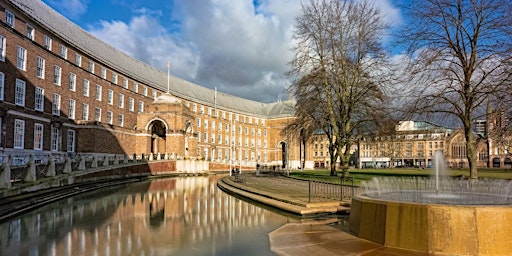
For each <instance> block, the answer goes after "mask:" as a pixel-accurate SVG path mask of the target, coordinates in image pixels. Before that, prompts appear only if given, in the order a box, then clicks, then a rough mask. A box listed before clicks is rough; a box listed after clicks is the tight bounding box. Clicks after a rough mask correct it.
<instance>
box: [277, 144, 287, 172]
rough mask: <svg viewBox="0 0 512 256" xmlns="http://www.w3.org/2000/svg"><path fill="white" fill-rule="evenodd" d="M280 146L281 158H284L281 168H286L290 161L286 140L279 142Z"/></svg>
mask: <svg viewBox="0 0 512 256" xmlns="http://www.w3.org/2000/svg"><path fill="white" fill-rule="evenodd" d="M279 146H280V147H281V159H282V163H281V168H283V169H284V168H286V166H287V165H286V163H287V162H288V147H287V145H286V142H284V141H283V142H281V143H279Z"/></svg>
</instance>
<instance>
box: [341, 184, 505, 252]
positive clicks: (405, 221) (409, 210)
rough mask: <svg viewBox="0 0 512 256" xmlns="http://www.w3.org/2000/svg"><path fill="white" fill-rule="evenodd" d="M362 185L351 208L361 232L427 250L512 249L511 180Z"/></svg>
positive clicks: (356, 231) (376, 239)
mask: <svg viewBox="0 0 512 256" xmlns="http://www.w3.org/2000/svg"><path fill="white" fill-rule="evenodd" d="M362 186H364V187H365V190H366V192H364V193H363V194H361V195H358V196H355V197H354V198H353V199H352V206H351V212H350V230H351V231H352V232H353V233H354V234H356V235H357V236H359V237H361V238H364V239H367V240H370V241H373V242H377V243H379V244H383V245H386V246H389V247H397V248H403V249H408V250H414V251H420V252H426V253H430V254H443V255H453V254H456V255H507V254H510V253H512V243H511V242H510V239H509V238H508V237H509V234H510V233H512V193H511V192H512V183H511V182H509V181H503V180H478V181H473V180H457V179H451V178H445V179H442V180H439V182H436V181H435V179H420V178H408V179H407V178H405V179H404V178H394V179H393V178H385V179H374V180H372V181H371V182H368V183H365V184H362Z"/></svg>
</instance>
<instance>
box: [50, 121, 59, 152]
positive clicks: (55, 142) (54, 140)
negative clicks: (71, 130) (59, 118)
mask: <svg viewBox="0 0 512 256" xmlns="http://www.w3.org/2000/svg"><path fill="white" fill-rule="evenodd" d="M59 149H60V128H58V127H56V126H53V125H52V134H51V150H52V151H59Z"/></svg>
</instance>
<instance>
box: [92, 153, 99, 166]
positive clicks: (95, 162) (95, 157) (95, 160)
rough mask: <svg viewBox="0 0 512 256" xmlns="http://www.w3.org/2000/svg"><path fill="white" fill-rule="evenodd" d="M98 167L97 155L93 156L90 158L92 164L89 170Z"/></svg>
mask: <svg viewBox="0 0 512 256" xmlns="http://www.w3.org/2000/svg"><path fill="white" fill-rule="evenodd" d="M96 167H98V156H97V155H94V156H93V157H92V164H91V168H96Z"/></svg>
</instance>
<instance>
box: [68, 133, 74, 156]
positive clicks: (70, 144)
mask: <svg viewBox="0 0 512 256" xmlns="http://www.w3.org/2000/svg"><path fill="white" fill-rule="evenodd" d="M67 152H75V131H74V130H68V145H67Z"/></svg>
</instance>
